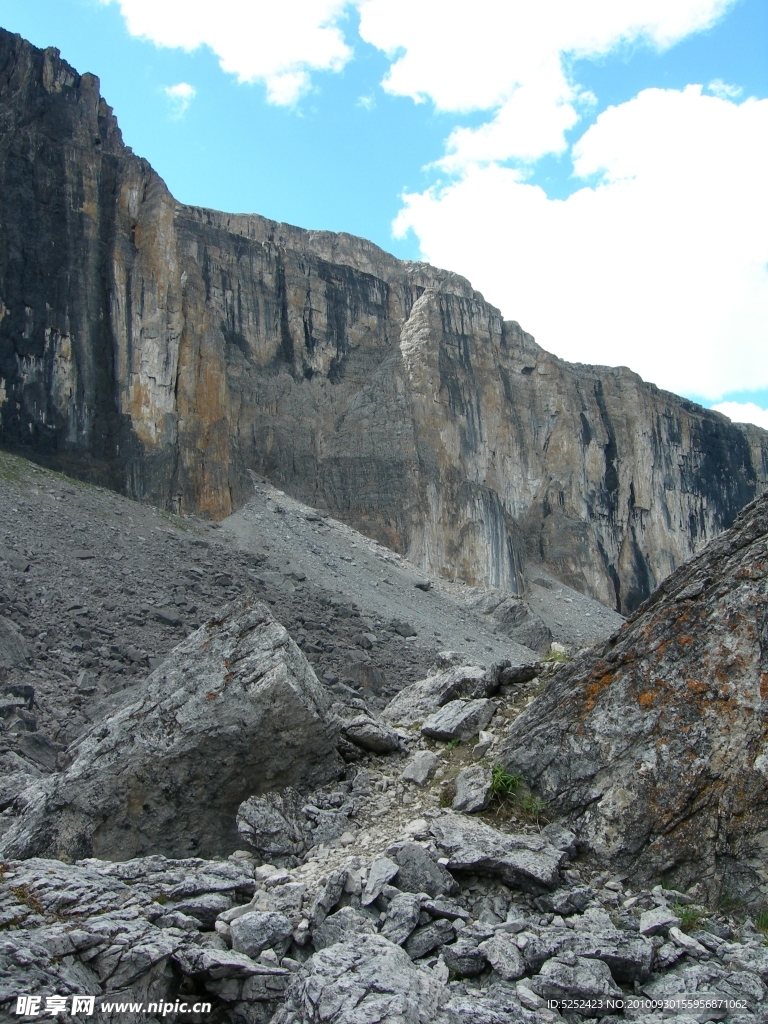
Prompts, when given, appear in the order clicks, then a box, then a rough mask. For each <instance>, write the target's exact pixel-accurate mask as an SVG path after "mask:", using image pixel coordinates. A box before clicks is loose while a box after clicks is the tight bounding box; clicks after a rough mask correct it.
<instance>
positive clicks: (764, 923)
mask: <svg viewBox="0 0 768 1024" xmlns="http://www.w3.org/2000/svg"><path fill="white" fill-rule="evenodd" d="M755 927H756V928H757V930H758V931H759V932H762V933H763V935H765V936H766V937H768V910H761V911H760V913H759V914H757V916H756V917H755Z"/></svg>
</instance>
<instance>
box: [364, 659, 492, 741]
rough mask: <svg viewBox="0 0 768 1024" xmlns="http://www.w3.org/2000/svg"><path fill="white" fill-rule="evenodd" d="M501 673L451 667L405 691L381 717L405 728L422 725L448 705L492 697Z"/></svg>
mask: <svg viewBox="0 0 768 1024" xmlns="http://www.w3.org/2000/svg"><path fill="white" fill-rule="evenodd" d="M449 653H450V652H449ZM457 657H458V656H457ZM448 660H450V659H448ZM499 671H501V670H497V671H493V670H492V671H490V672H489V671H488V670H486V669H484V668H481V667H479V666H478V665H450V666H448V667H446V668H444V669H443V670H442V671H439V672H436V673H435V674H434V675H431V676H427V678H426V679H422V680H420V681H419V682H417V683H413V684H411V685H410V686H405V687H403V689H402V690H401V691H400V692H399V693H398V694H397V696H396V697H393V698H392V700H391V701H390V702H389V704H388V705H387V706H386V708H385V709H384V711H383V712H382V713H383V715H384V717H385V718H386V719H387V720H388V721H390V722H395V723H397V724H400V725H403V726H411V725H413V724H414V723H415V722H423V721H424V719H425V718H428V717H429V716H430V715H432V714H434V713H435V712H436V711H437V710H438V709H439V708H441V707H443V705H444V704H447V703H448V702H449V701H452V700H459V699H463V700H477V699H480V698H483V697H490V696H492V695H493V694H494V693H496V691H497V690H498V688H499V678H498V677H499Z"/></svg>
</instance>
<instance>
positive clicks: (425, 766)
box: [400, 750, 438, 786]
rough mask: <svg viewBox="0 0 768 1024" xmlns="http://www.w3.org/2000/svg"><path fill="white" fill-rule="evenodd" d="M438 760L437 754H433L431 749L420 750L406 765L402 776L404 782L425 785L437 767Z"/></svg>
mask: <svg viewBox="0 0 768 1024" xmlns="http://www.w3.org/2000/svg"><path fill="white" fill-rule="evenodd" d="M437 760H438V758H437V754H433V753H432V751H431V750H420V751H419V752H418V753H417V754H414V756H413V757H412V758H411V760H410V761H409V762H408V764H407V765H406V766H405V768H404V769H403V773H402V775H401V776H400V778H401V779H403V781H404V782H415V783H416V785H417V786H425V785H426V784H427V780H428V779H429V777H430V775H431V774H432V772H433V771H434V770H435V768H436V767H437Z"/></svg>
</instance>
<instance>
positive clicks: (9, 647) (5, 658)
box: [0, 615, 29, 672]
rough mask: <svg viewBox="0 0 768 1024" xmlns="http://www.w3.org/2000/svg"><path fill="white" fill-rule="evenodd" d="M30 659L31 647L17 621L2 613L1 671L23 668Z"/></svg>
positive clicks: (0, 636)
mask: <svg viewBox="0 0 768 1024" xmlns="http://www.w3.org/2000/svg"><path fill="white" fill-rule="evenodd" d="M28 661H29V647H28V645H27V642H26V640H25V639H24V637H23V636H22V634H21V631H20V630H19V629H18V627H17V626H16V624H15V623H13V622H11V620H10V619H7V618H6V617H5V616H4V615H0V671H5V672H10V671H11V669H15V668H23V667H24V666H25V665H26V664H27V662H28Z"/></svg>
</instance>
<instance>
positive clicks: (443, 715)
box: [421, 700, 496, 740]
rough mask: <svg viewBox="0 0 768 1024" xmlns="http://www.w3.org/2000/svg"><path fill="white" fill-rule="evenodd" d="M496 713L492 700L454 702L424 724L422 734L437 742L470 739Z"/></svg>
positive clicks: (442, 708) (450, 702)
mask: <svg viewBox="0 0 768 1024" xmlns="http://www.w3.org/2000/svg"><path fill="white" fill-rule="evenodd" d="M495 713H496V705H495V704H494V702H493V701H492V700H452V701H449V702H448V703H447V704H445V705H444V706H443V707H441V708H440V710H439V711H436V712H435V713H434V714H433V715H430V716H429V718H428V719H427V720H426V721H425V722H424V724H423V725H422V727H421V731H422V734H423V735H424V736H429V737H430V738H431V739H435V740H454V739H469V737H470V736H475V735H477V733H478V732H479V731H480V730H481V729H484V728H485V727H486V725H488V723H489V722H490V720H491V719H492V718H493V716H494V714H495Z"/></svg>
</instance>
